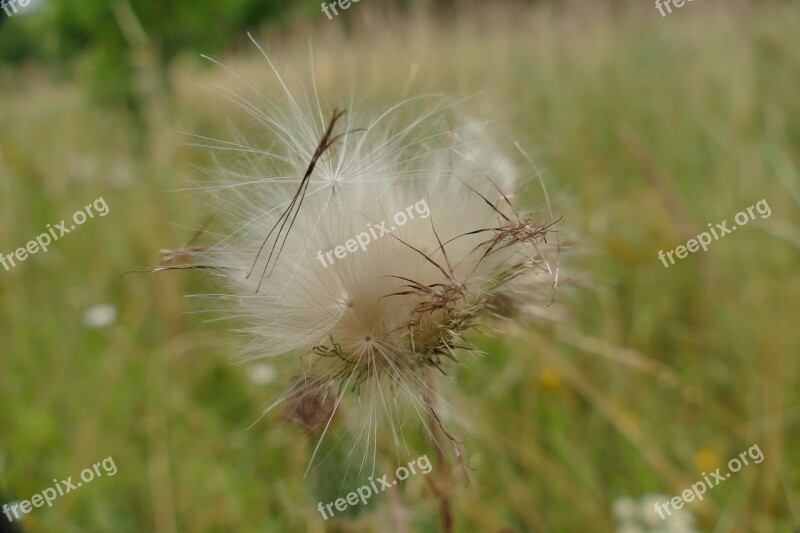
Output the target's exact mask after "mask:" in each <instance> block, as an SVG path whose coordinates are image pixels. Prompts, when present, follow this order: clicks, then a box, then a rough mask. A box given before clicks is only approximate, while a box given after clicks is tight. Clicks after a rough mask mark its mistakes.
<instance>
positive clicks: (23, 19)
mask: <svg viewBox="0 0 800 533" xmlns="http://www.w3.org/2000/svg"><path fill="white" fill-rule="evenodd" d="M362 1H363V0H362ZM374 1H376V2H378V1H379V2H383V3H386V4H392V6H397V7H399V8H400V9H404V8H409V7H413V6H414V5H418V6H420V7H425V8H429V7H433V8H441V9H449V8H452V7H453V5H454V4H455V3H456V1H457V0H374ZM320 2H321V0H225V1H224V2H222V1H219V0H91V1H75V0H31V3H30V7H29V12H28V13H27V14H25V15H12V16H11V17H8V16H6V15H5V13H3V12H2V11H0V68H3V67H9V66H11V67H14V66H17V65H20V64H22V63H26V62H36V63H39V64H43V65H45V66H47V67H48V68H49V69H50V70H51V71H52V72H54V73H56V74H57V75H60V76H65V77H67V76H81V77H84V78H87V79H88V81H89V82H90V86H91V87H92V90H93V96H94V98H95V99H97V100H98V101H100V102H102V103H107V104H111V105H113V106H114V107H119V106H123V107H125V108H126V109H128V110H129V111H131V112H133V114H134V115H136V114H138V113H139V107H140V105H141V94H140V93H141V91H140V90H138V89H137V86H136V83H135V77H136V75H137V68H139V67H141V66H142V65H141V64H137V62H138V63H141V61H142V57H141V53H140V52H141V50H143V49H144V48H146V49H147V50H148V51H149V56H150V57H148V58H147V61H148V62H149V66H151V67H153V66H155V70H156V71H157V72H158V73H159V75H158V79H157V80H156V82H157V83H159V84H160V85H161V87H160V88H161V89H165V90H167V91H168V90H169V87H168V80H167V76H166V72H167V68H168V66H169V64H170V62H171V61H173V60H174V59H175V57H176V56H177V55H178V54H180V53H181V52H182V51H184V50H190V51H192V52H193V53H196V54H199V53H200V52H202V53H206V54H214V53H216V52H218V51H219V50H220V49H224V48H226V47H230V46H232V45H234V44H235V43H237V42H241V41H242V40H243V39H244V37H245V35H246V32H247V31H249V30H254V29H257V28H260V27H263V26H265V25H267V26H268V25H273V26H278V27H279V26H282V25H284V24H286V23H287V22H288V21H290V20H291V19H292V18H296V17H309V18H313V17H319V16H320Z"/></svg>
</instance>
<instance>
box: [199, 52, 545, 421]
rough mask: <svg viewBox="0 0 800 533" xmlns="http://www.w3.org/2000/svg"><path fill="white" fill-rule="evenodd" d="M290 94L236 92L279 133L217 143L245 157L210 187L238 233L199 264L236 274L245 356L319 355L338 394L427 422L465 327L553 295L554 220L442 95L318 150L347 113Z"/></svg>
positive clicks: (361, 117)
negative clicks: (433, 383) (435, 387)
mask: <svg viewBox="0 0 800 533" xmlns="http://www.w3.org/2000/svg"><path fill="white" fill-rule="evenodd" d="M270 65H271V63H270ZM281 83H282V82H281ZM284 89H285V86H284ZM284 97H285V100H286V101H285V102H284V103H281V104H277V105H273V104H272V103H265V104H264V105H263V106H262V107H259V106H258V105H256V104H251V103H248V102H247V101H245V100H244V99H243V98H240V97H239V96H236V95H232V96H231V100H233V101H234V102H236V103H237V104H238V105H241V106H242V107H244V108H245V109H246V110H247V111H248V112H249V113H250V114H251V115H252V116H253V117H254V118H255V119H256V120H257V121H258V122H259V124H260V125H261V126H263V128H264V132H265V133H266V136H265V138H264V139H262V140H258V141H253V140H250V141H248V140H244V139H241V138H240V139H237V140H236V141H232V142H231V141H215V142H213V143H212V145H213V147H215V148H217V149H220V150H221V151H223V152H227V151H232V152H233V153H234V154H235V155H236V156H237V159H236V161H234V162H233V163H225V164H220V166H219V167H218V168H217V169H215V170H214V171H213V172H211V173H210V174H213V175H214V176H215V180H216V181H215V182H214V183H213V184H212V185H211V186H209V187H205V189H206V190H207V191H208V192H209V193H212V194H213V195H214V196H215V198H216V200H217V202H218V205H219V206H220V208H219V213H218V218H222V219H223V226H224V227H226V228H229V231H228V232H226V233H223V234H222V235H221V238H220V240H219V242H218V243H216V244H214V245H213V246H211V247H209V248H208V250H207V251H205V252H204V253H203V254H200V256H199V257H198V262H200V263H203V264H205V265H207V266H213V267H215V269H216V270H214V271H215V272H218V273H219V275H220V276H221V277H222V278H223V279H224V283H225V285H226V287H227V288H228V292H229V294H228V295H226V296H223V298H224V299H227V300H231V301H232V302H233V305H232V307H231V309H232V310H231V314H232V316H234V317H235V318H236V319H237V320H238V321H240V322H241V323H243V324H244V326H243V329H242V331H243V332H244V333H246V334H247V337H248V338H249V343H248V346H247V348H246V349H245V351H244V354H243V355H244V356H245V357H247V358H255V357H269V356H278V355H284V354H299V355H303V354H308V357H309V358H310V359H311V360H312V362H313V365H312V366H313V370H311V373H312V374H313V375H314V376H315V377H314V380H313V382H314V383H317V382H318V383H320V388H319V390H322V388H323V387H325V390H326V394H327V387H329V386H330V385H332V384H335V383H339V384H341V385H344V386H345V387H350V386H356V385H358V386H359V387H361V388H363V387H362V386H365V387H366V388H367V391H366V392H367V393H371V395H372V396H373V399H375V398H377V397H378V396H380V395H382V394H383V393H384V392H385V391H384V390H383V387H385V386H386V385H388V386H389V387H390V388H391V390H392V391H393V393H397V394H401V395H405V396H406V397H407V398H406V399H407V400H410V402H409V403H410V405H411V406H412V408H414V409H416V410H417V412H418V413H420V412H421V411H422V412H425V411H427V412H429V413H430V410H432V409H433V407H432V405H431V402H432V398H433V396H435V394H434V393H433V391H432V389H431V387H430V384H429V373H430V370H431V368H433V367H437V368H439V369H440V370H441V369H442V368H443V367H444V366H446V365H443V359H442V358H443V357H451V358H455V356H456V355H457V351H458V348H460V347H462V346H464V344H465V341H464V339H463V336H462V335H463V333H464V331H465V330H466V329H468V328H470V327H472V326H474V325H475V324H476V323H477V322H478V321H479V320H480V319H481V318H482V316H484V315H489V314H492V313H495V312H497V311H498V309H499V307H500V306H498V305H497V303H498V301H500V300H502V301H503V302H505V304H509V303H511V304H513V305H514V306H515V307H516V308H519V309H522V310H526V309H525V308H528V309H527V310H531V309H533V310H539V311H541V309H542V308H543V307H544V305H545V304H546V303H547V302H548V301H550V299H551V295H552V290H553V283H554V279H555V276H556V275H557V273H556V272H557V271H556V269H557V267H556V264H557V260H556V255H557V250H556V246H554V245H553V244H552V243H550V244H547V243H546V242H545V237H546V234H547V232H548V229H549V226H550V224H552V223H554V222H555V221H554V220H553V219H552V217H551V216H549V215H548V214H547V213H540V214H538V215H537V216H531V215H521V214H520V213H518V212H517V210H516V208H515V205H516V203H517V201H518V197H517V196H516V194H515V193H516V192H517V191H518V189H519V188H520V186H521V185H522V183H521V180H520V179H519V178H518V176H517V171H516V168H515V166H514V164H513V163H512V161H511V160H510V159H509V158H508V157H506V156H504V155H502V154H501V152H500V151H499V150H498V149H497V148H496V146H495V145H494V144H493V143H492V141H491V140H490V139H489V138H488V137H487V134H486V131H485V127H484V126H483V125H482V124H480V123H477V122H475V121H469V120H460V119H459V118H458V116H457V114H456V113H455V112H454V111H453V108H454V106H453V105H452V104H450V103H448V102H447V101H445V100H443V99H442V98H441V97H420V98H416V99H409V100H405V101H402V102H401V103H399V104H396V105H394V106H392V107H390V108H388V109H386V110H384V111H382V112H379V113H375V114H367V113H362V112H361V111H359V110H358V109H348V112H347V114H345V115H344V116H343V117H342V118H341V119H339V120H338V122H335V123H334V124H333V128H332V132H331V139H333V138H334V137H336V136H339V137H338V138H336V140H335V141H334V142H332V143H331V145H330V146H329V147H328V148H327V149H325V150H324V151H323V153H322V154H321V155H319V157H315V152H317V151H318V149H319V148H320V143H321V140H322V139H323V138H324V135H325V131H326V128H327V127H328V126H329V125H330V123H331V117H332V116H333V114H334V110H333V109H324V108H323V107H322V106H321V105H320V104H319V103H318V102H315V103H314V104H311V103H309V99H306V100H304V101H303V102H302V103H298V102H297V101H296V100H295V99H294V98H293V96H292V94H291V93H289V91H288V90H285V93H284ZM431 101H433V102H434V103H433V104H432V105H431V103H430V102H431ZM350 107H354V106H350ZM420 108H422V110H420ZM259 143H261V144H259ZM312 162H315V166H314V168H313V172H311V174H310V176H309V177H308V178H307V183H306V179H305V176H306V175H307V173H308V170H309V166H310V165H311V163H312ZM268 235H269V238H267V237H268ZM513 287H518V288H519V287H524V288H525V291H527V292H526V294H519V293H514V292H513V289H512V288H513ZM295 390H296V389H295ZM360 390H361V389H360ZM362 396H366V397H369V396H370V394H364V395H362ZM375 402H376V403H380V404H382V405H383V408H384V410H385V409H386V404H387V401H386V399H385V398H382V399H380V400H378V399H375ZM337 405H338V403H337ZM416 406H419V407H421V409H417V407H416ZM389 410H390V411H391V409H389ZM389 414H390V417H389V418H391V413H389Z"/></svg>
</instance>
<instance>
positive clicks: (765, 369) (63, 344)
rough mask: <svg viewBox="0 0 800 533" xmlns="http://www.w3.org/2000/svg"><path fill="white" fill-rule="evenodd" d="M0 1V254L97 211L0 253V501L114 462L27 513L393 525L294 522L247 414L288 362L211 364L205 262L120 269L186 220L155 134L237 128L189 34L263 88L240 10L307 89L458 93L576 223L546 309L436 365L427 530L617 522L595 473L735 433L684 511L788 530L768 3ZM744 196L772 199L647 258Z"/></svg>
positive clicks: (275, 459) (132, 527) (798, 81)
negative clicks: (450, 523)
mask: <svg viewBox="0 0 800 533" xmlns="http://www.w3.org/2000/svg"><path fill="white" fill-rule="evenodd" d="M0 15H2V18H0V61H2V63H0V132H2V133H0V253H4V254H9V253H13V252H14V250H15V249H17V248H18V247H20V246H24V245H25V243H26V242H28V241H29V240H31V239H33V238H34V237H35V236H36V235H38V234H40V233H41V232H43V231H45V227H46V225H47V224H55V223H57V222H58V221H60V220H61V219H62V218H67V217H69V216H71V214H72V213H73V212H74V211H76V210H79V209H81V208H82V207H83V206H85V205H87V204H88V203H90V202H92V201H94V200H95V199H96V198H98V197H100V196H102V197H103V198H104V199H105V201H106V202H107V204H108V206H109V208H110V213H109V214H108V216H106V217H102V218H94V219H91V220H89V221H88V222H87V223H86V224H84V225H83V226H81V227H80V229H78V230H76V231H75V232H74V233H71V234H70V235H68V236H65V237H63V238H62V239H61V240H59V241H57V242H56V243H54V244H53V245H52V246H51V249H50V251H49V252H48V253H46V254H42V253H39V254H37V255H33V256H31V257H29V258H28V259H27V260H26V261H25V262H23V263H21V264H19V265H17V267H15V268H13V269H11V270H10V271H5V270H4V269H2V268H0V494H2V497H3V498H5V501H19V500H23V499H27V498H30V496H32V495H33V494H35V493H37V492H40V491H41V490H42V489H44V488H46V487H48V486H50V485H52V480H53V478H58V479H65V478H66V477H68V476H73V477H77V475H78V474H79V472H80V471H81V470H82V469H83V468H85V467H87V466H91V465H92V464H93V463H96V462H98V461H101V460H102V459H103V458H105V457H108V456H113V458H114V460H115V463H116V465H117V467H118V473H117V475H115V476H113V477H102V478H98V479H96V480H94V481H93V482H92V483H91V484H89V485H87V486H84V487H82V488H81V489H79V490H78V491H76V492H72V493H70V494H68V495H65V496H63V497H61V498H59V499H58V500H56V501H55V502H54V505H53V507H52V508H51V509H50V508H41V509H35V510H34V511H33V512H32V513H30V514H29V515H28V516H27V517H26V519H25V520H24V522H23V524H22V525H23V527H24V529H25V530H26V531H58V532H60V531H65V532H72V531H75V532H78V531H114V532H128V531H130V532H134V531H136V532H138V531H158V532H178V531H180V532H183V531H187V532H194V531H246V532H250V531H253V532H256V531H258V532H278V531H309V532H323V531H391V526H390V525H388V524H390V520H389V518H388V510H387V509H386V505H385V503H384V502H380V503H377V502H376V504H375V508H374V509H370V510H371V511H374V512H372V513H371V514H370V515H368V516H366V517H364V518H362V519H361V520H360V521H359V522H358V523H355V524H343V525H342V524H340V525H337V524H333V523H326V522H324V521H323V520H322V518H321V517H320V515H319V514H318V513H317V512H316V503H317V502H316V501H315V500H314V499H313V497H312V496H311V494H310V493H309V490H308V487H307V483H306V482H305V481H304V480H303V479H302V476H303V473H304V471H305V468H306V465H307V461H308V458H309V456H310V453H311V451H312V450H311V446H310V445H309V443H308V442H307V441H306V439H304V438H303V434H302V432H301V431H299V430H297V429H295V428H293V427H291V426H287V425H286V424H285V423H283V422H282V421H281V420H280V418H279V417H278V416H277V415H268V416H267V417H265V418H264V419H263V420H262V421H261V422H260V423H258V424H256V425H255V426H254V427H253V428H252V429H249V430H248V429H247V428H248V427H249V426H250V425H251V424H252V423H253V422H254V421H255V420H256V419H257V418H258V416H259V413H260V412H261V410H262V409H263V407H264V406H266V405H268V404H270V403H272V401H273V400H274V399H275V398H276V397H277V396H278V395H279V394H280V393H281V392H282V391H283V390H284V389H285V387H286V379H287V377H288V376H289V372H288V371H287V370H285V369H284V368H283V367H282V366H281V361H279V360H278V361H268V362H264V363H257V364H254V365H233V364H232V363H231V356H232V354H233V353H234V352H235V351H236V348H237V346H238V339H237V336H236V335H235V334H234V333H231V332H229V331H228V329H229V327H228V326H229V325H226V324H220V323H214V322H208V321H207V319H213V318H215V315H214V313H213V311H212V312H208V311H207V310H208V304H207V302H203V301H198V300H195V299H187V298H184V295H185V294H198V293H208V292H214V291H215V290H217V289H218V287H217V286H216V285H215V284H214V282H213V281H212V280H211V279H210V277H208V276H205V275H203V274H202V273H198V272H166V273H161V274H154V275H129V276H126V277H121V274H122V273H123V272H126V271H128V270H131V269H134V268H138V267H142V266H149V265H154V264H157V263H158V260H159V250H160V249H161V248H174V247H177V246H179V245H180V244H181V243H183V242H185V241H186V239H187V238H188V237H189V235H190V234H191V231H190V230H189V229H187V228H189V227H193V226H194V227H196V226H197V225H199V224H200V223H202V221H203V219H204V218H205V217H206V216H207V214H208V212H207V211H206V210H205V208H204V206H203V205H202V203H200V202H198V201H196V198H195V197H194V196H193V195H192V194H191V193H187V192H170V191H174V190H178V189H185V188H187V187H190V186H191V180H192V179H202V177H201V176H199V175H198V171H196V170H195V165H200V166H202V165H207V164H208V162H209V155H208V153H206V152H205V151H204V150H202V149H197V148H192V147H188V146H186V144H187V143H190V142H192V140H191V138H189V137H186V136H185V135H182V134H180V133H178V132H182V131H185V132H194V133H201V134H203V135H209V136H218V137H221V138H225V137H226V135H227V134H228V132H229V131H230V129H229V128H230V124H231V123H233V124H236V125H237V126H239V127H240V128H241V129H242V130H243V131H246V130H247V128H248V127H251V126H252V119H250V118H249V117H248V116H246V115H244V114H243V113H242V112H241V111H240V110H238V109H236V108H234V106H232V105H229V104H227V103H226V102H225V100H224V96H223V95H221V94H220V91H219V90H217V91H214V90H207V87H208V86H211V85H214V84H219V85H222V86H223V87H226V86H228V84H230V83H232V82H231V80H232V77H231V75H230V74H227V73H226V72H225V71H224V70H223V69H221V68H219V67H216V66H214V65H213V64H211V63H210V62H208V61H205V60H203V59H202V58H201V57H200V54H201V53H204V54H209V55H211V56H213V57H214V58H216V59H218V60H220V61H221V62H222V63H224V64H225V65H227V66H229V67H230V68H232V69H233V70H235V71H236V72H237V73H240V74H242V75H245V76H246V77H248V79H255V80H259V81H260V82H261V83H260V84H259V89H262V90H263V92H264V94H265V96H266V97H267V98H273V97H275V96H276V95H278V89H279V88H278V85H277V84H276V83H275V80H274V77H273V76H272V75H271V73H270V72H269V70H268V66H267V64H266V62H265V61H264V59H263V57H261V56H260V54H259V53H258V50H257V49H256V48H255V47H254V46H253V45H252V44H250V43H249V42H248V40H247V36H246V32H247V31H252V32H253V34H254V37H255V38H256V39H257V40H258V41H259V42H260V43H262V44H263V46H264V47H265V49H266V50H267V51H268V53H269V54H270V57H271V58H272V59H273V60H274V61H275V62H276V64H277V65H278V68H279V70H280V71H281V73H282V74H283V75H284V76H285V77H286V78H287V79H288V80H289V81H290V82H292V83H294V84H295V86H297V84H299V83H306V84H308V77H309V74H308V73H309V72H310V69H311V68H313V69H314V70H315V72H316V77H317V84H318V87H319V92H320V95H321V97H322V98H323V99H324V100H326V101H328V102H331V103H332V104H335V103H337V102H347V101H348V99H349V97H350V94H351V91H353V92H354V93H355V94H356V95H357V98H364V99H369V101H370V102H379V103H382V104H383V105H385V106H388V105H390V104H392V103H393V102H395V101H397V100H398V99H399V98H402V97H404V96H406V95H407V94H408V93H409V92H410V93H411V94H417V93H425V92H445V93H447V94H448V95H451V96H452V97H453V98H461V97H465V96H471V95H476V94H477V95H478V96H476V97H475V98H472V99H471V100H470V101H469V102H467V103H465V104H464V111H465V112H468V113H471V114H474V116H476V117H479V118H487V119H490V120H492V121H493V126H494V127H496V129H497V130H498V131H503V132H506V133H507V138H506V139H504V141H506V142H507V143H508V147H509V150H508V152H509V153H513V142H514V140H519V142H520V143H521V144H522V145H523V146H525V147H526V149H527V150H528V152H529V153H531V154H532V155H533V156H534V159H535V160H536V163H537V164H538V165H539V166H540V167H542V168H543V169H544V175H545V179H546V181H547V183H548V185H549V188H550V191H551V194H552V195H553V197H554V202H555V204H556V205H555V207H556V210H557V211H558V212H563V213H564V223H565V225H566V227H567V228H568V229H569V232H570V233H571V234H574V235H575V236H576V238H575V239H574V243H573V249H572V250H571V251H570V252H569V253H568V254H566V255H565V256H564V258H563V266H562V268H563V271H564V273H565V274H564V275H566V276H569V277H570V278H571V283H570V284H569V285H568V286H565V287H563V288H562V290H560V291H559V292H558V293H557V300H558V301H559V305H561V306H563V308H564V309H565V310H566V316H565V318H564V319H563V320H562V321H560V322H559V323H558V324H557V325H547V324H542V325H541V326H536V327H533V328H522V327H518V328H515V329H513V330H511V331H510V334H509V335H506V336H501V337H499V338H490V337H487V338H478V339H476V342H478V343H479V344H480V345H481V346H482V347H483V348H484V349H485V350H486V351H488V352H489V353H490V355H489V356H487V357H484V358H481V359H473V358H469V359H467V364H466V366H465V367H464V368H452V372H451V373H450V375H451V377H452V378H453V380H454V382H455V386H453V387H451V388H453V389H460V390H461V393H460V395H459V396H458V398H457V399H455V400H454V401H455V403H456V404H457V405H458V407H459V408H460V409H461V410H462V411H463V413H464V415H465V417H466V418H467V421H468V423H469V425H470V428H471V433H470V435H469V441H468V443H467V448H468V449H469V451H470V457H471V458H470V464H471V466H472V468H473V470H472V473H471V477H472V483H471V484H470V485H469V486H461V485H459V486H458V488H457V489H456V490H455V491H454V493H453V494H452V499H453V505H454V515H455V521H456V531H465V532H467V531H489V532H497V533H499V532H508V531H514V532H517V531H556V532H561V531H615V530H617V529H618V528H621V527H622V526H621V518H620V516H621V514H625V509H624V508H625V502H628V501H629V500H626V499H625V498H632V499H634V500H637V501H638V500H640V499H641V498H643V497H644V496H645V495H647V494H653V493H658V494H664V495H666V497H669V498H671V497H672V496H674V495H677V494H679V493H680V492H682V491H683V490H684V489H686V488H688V487H689V484H690V483H692V482H695V481H697V480H699V479H700V478H701V472H710V471H713V470H714V469H715V468H717V467H722V471H723V472H724V471H725V470H726V468H727V467H726V466H725V465H726V463H727V461H728V460H729V459H730V458H732V457H736V456H738V454H739V453H740V452H742V451H744V450H746V449H748V448H749V447H751V446H753V445H754V444H757V445H758V446H759V447H760V449H761V450H762V451H763V453H764V457H765V459H764V461H763V462H762V463H760V464H758V465H755V464H751V465H750V466H747V467H745V468H743V469H742V470H741V471H740V472H738V473H737V474H735V475H734V476H732V477H731V478H730V479H728V480H726V481H725V483H723V484H721V485H720V486H718V487H716V488H714V489H713V490H711V491H710V492H709V493H708V494H707V495H706V498H705V500H704V501H703V502H700V503H697V502H694V503H692V504H690V505H689V506H688V510H689V512H690V513H691V515H693V516H694V518H695V524H696V525H695V528H696V529H697V530H699V531H709V532H710V531H713V532H715V533H727V532H739V531H741V532H750V531H757V532H789V531H792V530H793V528H795V527H797V526H799V525H800V468H799V467H800V387H799V386H798V360H799V357H798V356H799V355H800V333H799V332H800V328H798V322H800V303H798V302H800V277H798V275H797V273H798V266H800V210H799V209H798V207H800V175H798V168H799V167H800V150H799V149H798V147H800V91H799V90H798V89H799V88H800V4H798V3H797V2H789V1H786V2H780V1H758V2H744V1H740V2H729V1H722V0H705V1H704V2H700V1H694V2H688V3H687V4H686V5H685V6H683V7H682V8H680V9H676V8H673V12H672V14H670V15H668V16H666V17H662V16H661V15H660V14H659V13H658V11H657V10H656V9H655V7H654V5H653V4H652V3H650V2H640V3H633V2H614V3H607V2H595V1H586V2H579V1H573V2H556V1H552V2H520V3H513V2H504V1H498V2H483V3H479V2H455V1H453V2H441V3H436V2H426V1H408V2H400V3H393V2H389V1H388V0H387V1H381V0H373V1H372V2H364V1H362V2H360V3H357V4H353V5H352V6H351V7H350V8H349V9H348V10H346V11H343V12H342V13H341V14H340V15H339V16H338V17H336V18H334V19H333V20H328V19H327V17H325V15H324V14H323V13H322V11H321V9H320V6H319V2H317V1H310V2H291V3H290V2H285V1H278V0H234V1H231V2H226V3H225V4H224V5H223V4H222V3H221V2H214V1H211V0H193V1H189V0H185V1H183V0H171V1H162V2H147V1H144V0H141V1H140V0H136V1H131V2H127V1H121V2H118V3H113V2H106V1H104V0H98V1H94V2H68V1H66V0H48V1H40V2H36V1H35V0H33V1H32V3H31V6H30V7H29V10H28V11H27V12H26V13H18V14H14V15H13V16H11V17H6V16H5V14H4V13H2V12H0ZM309 42H310V43H311V45H312V46H313V49H314V57H313V65H312V59H311V56H310V54H309ZM522 168H529V167H525V166H523V167H522ZM529 170H530V169H529ZM537 192H538V189H537V187H536V186H532V187H531V195H530V198H531V201H533V202H540V201H541V198H540V194H537ZM761 199H765V200H766V201H767V202H768V204H769V206H770V208H771V209H772V215H771V217H769V218H765V219H760V218H759V219H758V220H757V221H754V222H751V223H750V224H748V225H747V227H746V228H742V229H741V230H740V231H737V232H736V233H734V234H731V235H728V236H726V237H725V238H724V239H721V240H719V241H715V242H714V243H712V245H711V246H710V248H709V250H708V252H707V253H703V252H698V253H695V254H692V255H690V257H689V258H687V259H684V260H681V261H679V262H678V263H677V264H676V265H674V266H671V267H670V268H669V269H665V268H664V266H663V265H662V263H661V262H660V261H659V260H658V259H657V253H658V251H659V250H665V251H666V250H671V249H673V248H675V247H676V246H678V245H680V244H684V243H685V242H686V241H687V240H688V239H689V238H691V237H693V236H695V235H697V234H698V233H700V232H702V231H704V230H705V229H706V225H707V224H708V223H717V222H720V221H722V220H726V219H727V220H729V221H730V220H732V219H733V216H734V215H735V214H736V213H737V212H738V211H741V210H744V209H746V208H747V207H748V206H751V205H753V204H755V203H756V202H758V201H759V200H761ZM99 305H104V306H106V307H99V308H98V307H97V306H99ZM109 306H110V307H109ZM554 309H555V308H554ZM114 314H116V316H115V317H114V316H113V315H114ZM400 490H402V491H404V495H403V497H404V499H406V500H407V502H408V503H407V505H408V511H409V513H410V520H411V523H412V530H413V531H437V530H438V529H437V528H438V517H437V509H436V504H435V500H433V499H432V498H430V497H426V496H425V487H424V484H423V480H421V479H411V480H409V481H408V482H407V483H406V484H405V485H404V486H403V487H402V488H401V489H400ZM666 497H665V499H666ZM614 508H616V509H617V515H616V516H615V513H614V511H613V509H614ZM2 520H4V518H3V516H2V515H0V521H2ZM620 530H622V529H620ZM626 531H631V532H632V531H661V530H657V529H647V527H646V526H641V527H640V529H627V530H626ZM675 531H688V530H681V529H676V530H675Z"/></svg>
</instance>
